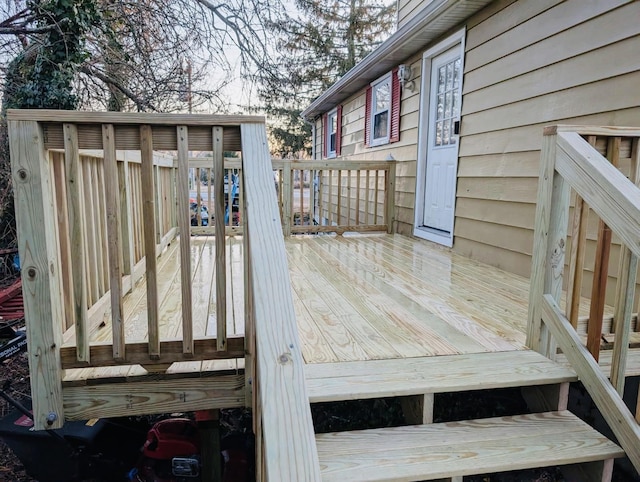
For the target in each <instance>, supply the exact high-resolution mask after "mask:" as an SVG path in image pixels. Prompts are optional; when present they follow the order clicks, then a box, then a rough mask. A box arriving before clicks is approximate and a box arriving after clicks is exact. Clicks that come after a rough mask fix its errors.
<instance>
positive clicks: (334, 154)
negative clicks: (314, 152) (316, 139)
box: [324, 107, 338, 159]
mask: <svg viewBox="0 0 640 482" xmlns="http://www.w3.org/2000/svg"><path fill="white" fill-rule="evenodd" d="M334 116H335V117H336V147H338V108H337V107H336V108H335V109H333V110H330V111H329V112H327V127H326V129H325V132H326V134H327V138H326V139H325V140H324V141H325V143H326V152H327V159H334V158H335V157H337V154H338V151H337V149H334V150H333V151H332V150H331V131H330V130H329V129H330V128H331V125H332V123H331V118H332V117H334Z"/></svg>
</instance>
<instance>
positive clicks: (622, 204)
mask: <svg viewBox="0 0 640 482" xmlns="http://www.w3.org/2000/svg"><path fill="white" fill-rule="evenodd" d="M602 160H603V158H602V156H601V155H600V154H599V153H598V152H597V151H596V150H595V149H594V148H593V147H592V146H590V145H589V144H588V143H587V142H586V141H585V140H583V139H582V138H581V137H580V136H579V135H578V134H575V133H559V134H558V163H557V169H558V172H560V174H561V175H562V176H563V177H564V178H565V179H567V181H568V182H569V183H570V184H571V186H572V187H573V188H574V189H575V190H576V192H578V194H580V195H581V196H582V198H583V199H584V200H585V201H586V202H587V203H588V204H589V206H591V209H593V210H594V211H595V212H596V213H597V214H598V216H600V217H601V218H602V219H604V220H605V221H606V223H607V224H608V225H609V226H610V227H611V229H613V231H614V232H615V234H616V235H618V236H619V237H620V238H621V240H622V241H623V242H624V243H625V244H626V245H627V246H628V248H629V249H630V250H631V251H632V252H633V253H634V254H636V256H638V255H640V189H638V188H637V187H636V186H634V185H633V183H632V182H631V181H629V180H628V179H627V178H626V176H624V174H622V173H621V172H620V171H618V169H616V168H615V167H614V166H613V165H611V164H610V163H609V162H602Z"/></svg>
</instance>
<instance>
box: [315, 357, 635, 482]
mask: <svg viewBox="0 0 640 482" xmlns="http://www.w3.org/2000/svg"><path fill="white" fill-rule="evenodd" d="M306 380H307V389H308V393H309V400H310V402H311V403H315V402H328V401H340V400H357V399H366V398H382V397H392V396H404V397H408V398H407V399H405V400H406V401H411V402H410V403H408V404H407V405H403V408H405V407H411V406H412V404H416V403H417V404H418V406H419V408H418V409H417V412H418V419H416V416H415V410H414V413H413V414H411V415H410V416H409V418H408V423H413V424H415V425H408V426H403V427H393V428H381V429H372V430H358V431H349V432H334V433H323V434H317V435H316V444H317V449H318V454H319V459H320V467H321V473H322V480H325V481H344V480H349V481H391V480H393V481H420V480H439V479H442V478H446V479H447V480H452V481H458V480H459V481H462V477H463V476H465V475H479V474H485V473H492V472H503V471H510V470H519V469H529V468H540V467H547V466H553V465H567V466H570V467H571V470H573V471H574V472H573V473H575V471H576V470H578V471H581V472H578V473H579V474H580V475H579V479H580V480H591V478H585V477H587V475H585V474H589V473H591V475H593V474H594V473H596V474H597V475H595V478H594V479H593V480H603V481H606V480H610V476H611V472H612V469H613V459H614V458H616V457H621V456H624V452H623V450H622V449H621V448H620V447H618V446H617V445H616V444H614V443H613V442H611V441H610V440H608V439H607V438H606V437H605V436H603V435H602V434H600V433H599V432H597V431H596V430H594V429H593V428H591V427H590V426H589V425H587V424H586V423H584V422H583V421H581V420H580V419H579V418H578V417H576V416H575V415H574V414H572V413H571V412H569V411H567V410H566V397H567V393H568V383H569V382H572V381H575V380H577V377H576V374H575V372H574V371H573V370H572V369H570V368H568V367H566V366H564V365H560V364H557V363H554V362H552V361H551V360H549V359H547V358H546V357H544V356H542V355H541V354H539V353H537V352H534V351H513V352H497V353H479V354H466V355H451V356H442V357H427V358H409V359H399V360H369V361H366V362H346V363H326V364H310V365H307V366H306ZM510 387H534V388H531V389H529V390H530V392H529V393H530V394H533V395H534V398H532V399H530V400H538V401H539V400H541V399H543V400H544V401H543V402H542V404H540V403H537V404H536V403H533V406H532V409H533V410H535V411H536V412H538V413H533V414H523V415H515V416H509V417H498V418H485V419H478V420H468V421H448V422H443V423H430V422H432V417H433V403H434V396H433V395H434V394H436V393H451V392H460V391H469V390H485V389H496V388H510ZM535 387H537V388H538V389H536V388H535ZM561 387H563V388H561ZM536 395H537V398H536ZM412 396H413V397H412ZM405 415H406V414H405ZM420 416H422V421H420V420H419V418H420ZM595 462H600V463H595ZM584 463H592V464H591V465H586V466H582V467H580V466H579V465H577V464H584ZM594 463H595V464H594ZM585 467H586V469H585ZM585 470H586V471H585ZM576 480H578V479H576Z"/></svg>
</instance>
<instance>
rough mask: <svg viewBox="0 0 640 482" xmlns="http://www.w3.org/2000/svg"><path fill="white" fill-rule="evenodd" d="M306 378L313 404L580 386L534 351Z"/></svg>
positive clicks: (340, 370) (320, 368)
mask: <svg viewBox="0 0 640 482" xmlns="http://www.w3.org/2000/svg"><path fill="white" fill-rule="evenodd" d="M305 376H306V379H307V388H308V392H309V400H310V401H311V402H312V403H316V402H330V401H339V400H358V399H365V398H382V397H395V396H406V395H418V394H423V393H447V392H459V391H467V390H486V389H493V388H506V387H519V386H534V385H547V384H555V383H563V382H572V381H576V380H577V376H576V374H575V372H574V371H573V370H571V369H570V368H568V367H566V366H562V365H560V364H557V363H554V362H552V361H551V360H549V359H548V358H546V357H544V356H543V355H541V354H539V353H537V352H535V351H533V350H525V351H509V352H496V353H474V354H468V355H449V356H438V357H422V358H404V359H398V360H369V361H366V362H357V361H355V362H343V363H340V362H336V363H313V364H308V365H306V366H305Z"/></svg>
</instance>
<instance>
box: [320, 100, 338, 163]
mask: <svg viewBox="0 0 640 482" xmlns="http://www.w3.org/2000/svg"><path fill="white" fill-rule="evenodd" d="M341 124H342V105H338V106H337V107H336V108H335V109H333V110H331V111H329V112H327V113H326V114H325V115H324V116H323V117H322V128H323V130H324V140H323V142H322V157H325V158H326V157H338V156H339V155H340V150H341V147H342V146H341V144H342V125H341Z"/></svg>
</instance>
